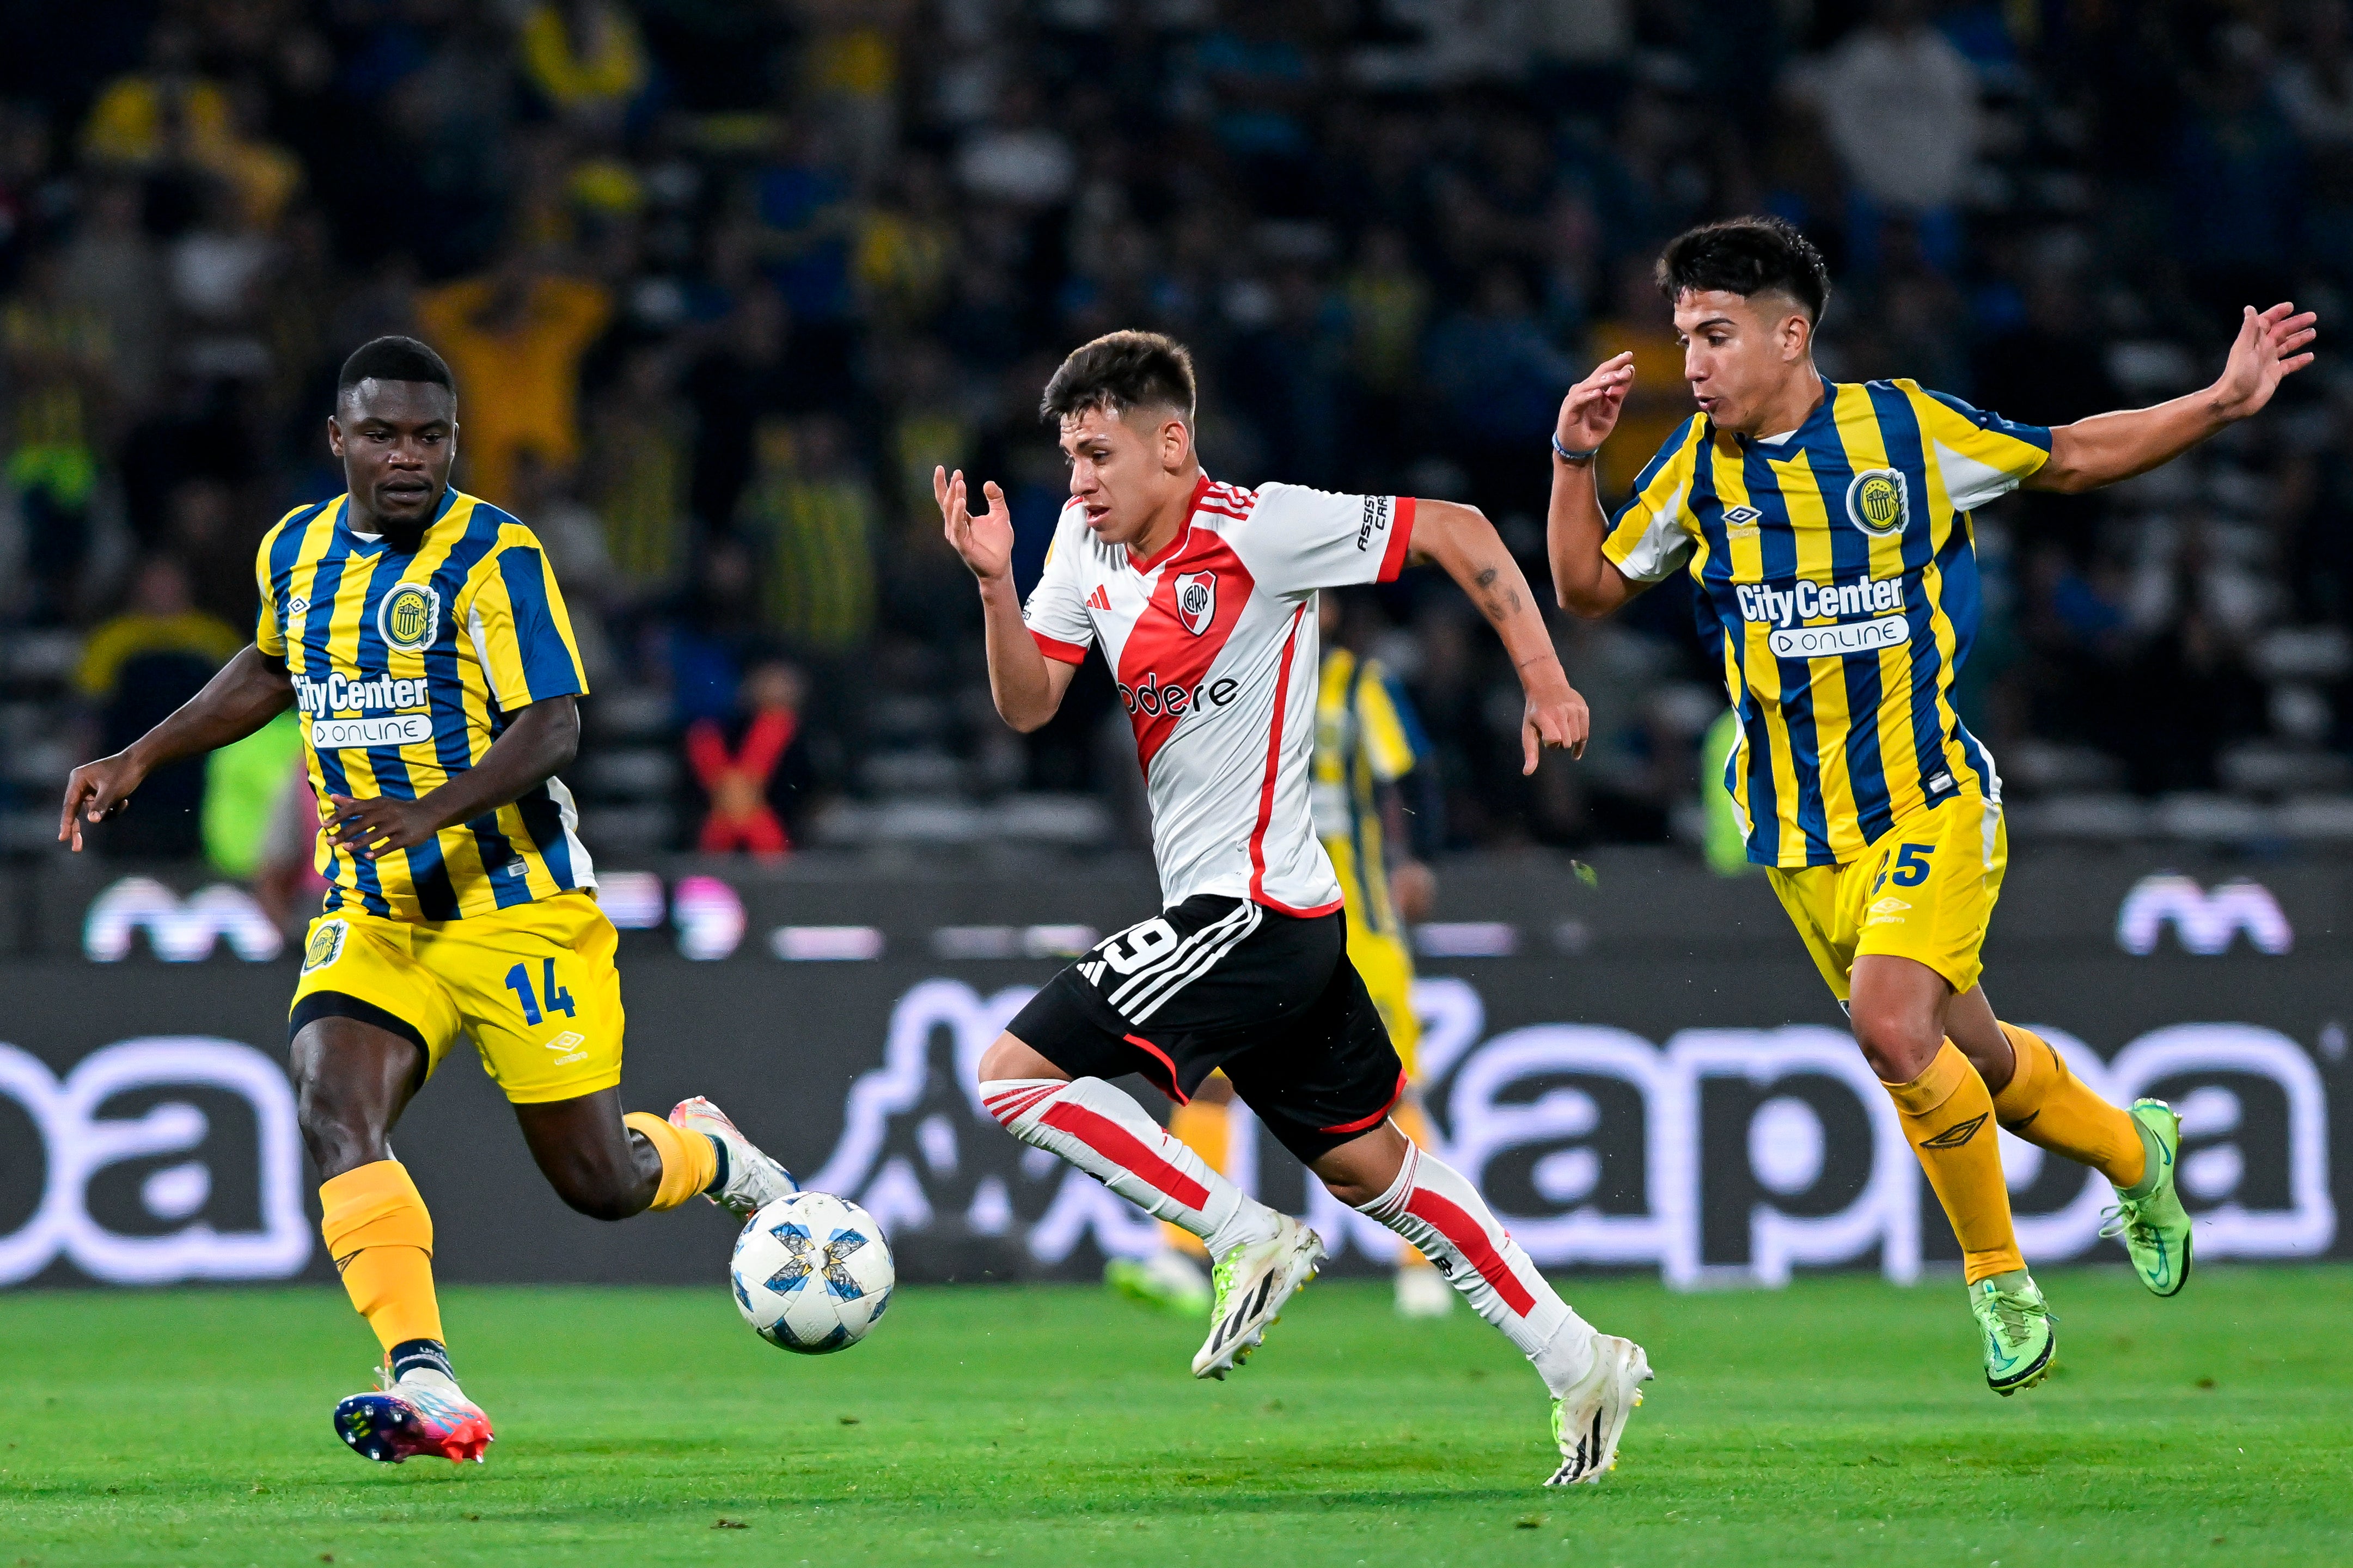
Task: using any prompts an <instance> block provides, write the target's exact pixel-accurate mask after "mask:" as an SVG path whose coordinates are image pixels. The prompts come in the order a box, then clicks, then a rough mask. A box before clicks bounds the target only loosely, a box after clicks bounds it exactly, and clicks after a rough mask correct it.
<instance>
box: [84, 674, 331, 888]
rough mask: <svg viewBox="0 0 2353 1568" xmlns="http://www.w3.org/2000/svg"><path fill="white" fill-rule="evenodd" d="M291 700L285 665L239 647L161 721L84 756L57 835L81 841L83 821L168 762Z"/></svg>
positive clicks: (244, 732)
mask: <svg viewBox="0 0 2353 1568" xmlns="http://www.w3.org/2000/svg"><path fill="white" fill-rule="evenodd" d="M293 700H294V683H293V681H291V680H290V679H287V675H286V666H285V664H284V663H283V662H282V661H280V660H278V659H275V658H270V657H269V655H268V654H266V653H263V652H262V651H261V650H260V649H259V648H258V647H254V646H253V645H252V644H251V643H248V644H246V646H245V647H242V648H239V649H238V650H237V657H235V658H232V659H230V660H229V661H228V662H227V664H225V665H223V666H221V667H220V669H219V670H218V671H217V672H216V674H215V675H214V676H213V678H212V679H210V680H208V681H206V682H205V689H203V690H202V691H199V692H197V693H196V694H195V696H194V697H191V698H189V699H188V700H186V701H185V702H183V703H181V704H180V705H179V707H177V708H175V709H174V710H172V711H171V712H170V713H169V714H168V715H166V716H165V718H164V721H163V722H162V723H160V724H158V725H156V726H155V727H154V728H153V729H152V730H150V731H147V732H146V733H145V734H143V735H142V736H140V737H139V738H138V739H137V740H135V741H133V742H131V744H129V745H128V746H125V747H124V748H123V749H122V750H121V751H119V752H115V753H114V755H112V756H111V757H100V758H99V759H98V761H96V762H94V763H82V765H81V766H79V767H78V768H76V769H75V770H74V771H73V773H71V774H70V775H69V776H68V778H67V779H66V801H65V808H64V810H63V811H61V812H60V813H59V814H58V842H60V843H67V844H71V845H72V846H73V847H74V848H76V849H79V848H80V847H81V829H82V824H83V823H85V822H91V823H98V822H103V821H105V820H106V819H107V818H108V817H110V816H116V815H118V814H119V813H121V811H122V809H123V808H124V807H125V806H127V805H130V804H131V794H132V791H133V790H135V789H137V788H138V787H139V786H140V785H141V784H143V783H145V782H146V779H147V775H148V774H149V773H153V772H154V771H155V770H156V769H157V768H160V767H162V766H163V765H164V763H176V762H178V761H180V760H181V759H182V758H183V757H195V756H202V755H203V754H204V753H205V752H209V751H212V750H213V749H215V748H216V747H219V746H226V745H227V744H228V743H229V742H231V741H242V740H244V739H245V738H246V737H247V736H248V735H250V734H252V733H253V732H254V731H256V730H259V729H260V728H261V727H262V726H263V725H264V724H267V723H269V721H271V720H272V719H274V718H276V717H277V716H278V715H279V714H280V713H281V712H283V711H284V710H285V709H286V706H287V705H288V704H289V703H290V702H292V701H293Z"/></svg>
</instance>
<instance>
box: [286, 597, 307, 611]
mask: <svg viewBox="0 0 2353 1568" xmlns="http://www.w3.org/2000/svg"><path fill="white" fill-rule="evenodd" d="M286 607H287V609H289V610H290V611H292V612H293V613H294V614H295V615H298V616H299V615H301V613H302V612H303V611H305V610H307V609H309V608H310V607H311V601H310V600H308V599H306V598H304V597H303V596H302V595H300V594H297V595H294V596H293V597H292V598H290V599H289V600H287V601H286Z"/></svg>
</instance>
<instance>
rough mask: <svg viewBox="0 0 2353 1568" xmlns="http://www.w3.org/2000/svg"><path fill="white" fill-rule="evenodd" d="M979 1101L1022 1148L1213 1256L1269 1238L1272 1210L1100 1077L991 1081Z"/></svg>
mask: <svg viewBox="0 0 2353 1568" xmlns="http://www.w3.org/2000/svg"><path fill="white" fill-rule="evenodd" d="M980 1101H981V1103H982V1104H983V1105H986V1106H987V1107H988V1110H989V1114H990V1115H992V1116H994V1117H996V1118H997V1121H998V1122H999V1123H1000V1124H1002V1125H1003V1127H1004V1128H1005V1130H1006V1131H1008V1132H1010V1133H1012V1134H1013V1136H1015V1137H1016V1138H1018V1139H1020V1140H1021V1142H1024V1143H1028V1144H1030V1145H1032V1146H1033V1147H1036V1148H1039V1149H1045V1150H1048V1151H1050V1152H1053V1153H1056V1154H1060V1156H1061V1157H1062V1158H1063V1159H1065V1160H1068V1161H1069V1162H1070V1163H1071V1164H1073V1165H1076V1166H1077V1167H1078V1168H1079V1169H1080V1170H1082V1171H1084V1172H1085V1173H1087V1174H1088V1175H1090V1176H1092V1177H1093V1178H1094V1179H1095V1180H1097V1181H1099V1182H1101V1183H1102V1184H1103V1185H1104V1186H1107V1187H1109V1188H1110V1189H1111V1190H1112V1191H1113V1192H1115V1193H1117V1194H1119V1195H1120V1196H1121V1197H1124V1198H1125V1199H1126V1200H1127V1201H1128V1202H1130V1203H1132V1204H1134V1205H1135V1206H1136V1207H1138V1208H1140V1209H1142V1210H1144V1211H1145V1213H1146V1214H1149V1215H1152V1216H1153V1217H1154V1218H1155V1219H1165V1220H1167V1221H1168V1222H1170V1223H1171V1224H1173V1225H1177V1226H1183V1227H1184V1228H1185V1229H1187V1230H1189V1231H1191V1232H1192V1233H1193V1234H1194V1235H1195V1236H1198V1237H1200V1238H1201V1239H1202V1241H1203V1242H1204V1243H1206V1244H1207V1245H1208V1248H1209V1255H1210V1256H1211V1257H1213V1258H1222V1257H1224V1256H1225V1255H1226V1254H1227V1253H1228V1252H1229V1251H1231V1250H1232V1249H1233V1248H1235V1247H1240V1245H1242V1244H1243V1243H1244V1242H1248V1241H1263V1240H1265V1239H1267V1238H1268V1237H1271V1236H1273V1235H1274V1234H1275V1220H1276V1217H1277V1216H1276V1215H1275V1212H1274V1211H1273V1210H1272V1209H1271V1208H1269V1207H1267V1206H1266V1205H1264V1204H1261V1203H1259V1202H1257V1201H1256V1200H1255V1199H1252V1198H1250V1197H1249V1196H1247V1195H1245V1194H1243V1192H1242V1190H1241V1189H1240V1187H1238V1186H1236V1185H1234V1184H1232V1183H1231V1182H1229V1181H1228V1180H1226V1178H1225V1177H1223V1176H1221V1175H1219V1174H1218V1173H1217V1172H1215V1171H1213V1170H1211V1169H1209V1166H1208V1162H1207V1161H1205V1160H1203V1159H1202V1158H1201V1156H1200V1155H1198V1154H1197V1153H1195V1152H1193V1151H1192V1150H1190V1149H1188V1148H1187V1147H1186V1146H1185V1145H1184V1144H1183V1143H1181V1142H1177V1141H1176V1139H1175V1138H1172V1137H1170V1136H1169V1134H1168V1131H1167V1129H1166V1128H1164V1127H1162V1126H1161V1125H1160V1123H1158V1122H1156V1121H1153V1120H1152V1118H1151V1117H1149V1116H1146V1115H1145V1113H1144V1107H1142V1106H1140V1105H1138V1104H1136V1103H1135V1101H1134V1100H1131V1099H1129V1098H1128V1097H1127V1096H1126V1095H1124V1094H1122V1093H1121V1092H1120V1091H1119V1090H1118V1089H1113V1088H1112V1086H1111V1085H1109V1084H1107V1083H1105V1082H1104V1081H1103V1079H1099V1078H1082V1079H1071V1081H1069V1082H1067V1083H1064V1082H1061V1081H1060V1080H1058V1079H1043V1078H1035V1079H991V1080H990V1081H988V1082H987V1083H984V1084H982V1085H981V1086H980Z"/></svg>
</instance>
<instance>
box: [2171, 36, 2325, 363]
mask: <svg viewBox="0 0 2353 1568" xmlns="http://www.w3.org/2000/svg"><path fill="white" fill-rule="evenodd" d="M2220 41H2221V44H2222V47H2221V49H2220V50H2218V51H2217V55H2218V57H2219V58H2216V59H2215V60H2214V61H2213V64H2212V68H2211V74H2210V75H2209V76H2208V77H2207V78H2206V79H2204V80H2203V81H2201V82H2200V83H2199V84H2198V88H2197V92H2196V97H2195V100H2194V101H2195V102H2196V106H2197V108H2196V112H2195V113H2193V114H2192V115H2191V116H2190V118H2189V121H2188V123H2187V124H2186V125H2185V126H2184V127H2183V130H2182V136H2181V142H2180V146H2179V149H2178V150H2177V151H2176V153H2175V158H2174V172H2173V190H2174V202H2175V209H2176V216H2177V219H2178V222H2179V228H2178V230H2177V232H2176V236H2175V237H2176V239H2177V241H2178V243H2179V247H2180V255H2181V259H2182V262H2183V265H2184V266H2185V268H2187V269H2188V271H2189V275H2190V281H2191V285H2192V287H2193V288H2194V289H2196V290H2197V293H2198V302H2199V303H2200V305H2202V306H2204V307H2205V308H2206V309H2207V310H2209V311H2210V312H2211V314H2212V315H2213V317H2214V318H2215V319H2216V320H2217V321H2218V322H2220V321H2230V322H2233V323H2235V321H2236V320H2237V317H2238V312H2239V308H2240V306H2242V305H2244V304H2253V303H2254V302H2255V301H2256V300H2262V301H2263V304H2269V303H2270V302H2271V301H2273V300H2280V299H2284V298H2286V297H2287V294H2288V292H2289V290H2290V279H2289V278H2288V276H2287V274H2286V271H2285V268H2284V262H2285V260H2286V258H2288V257H2290V256H2292V255H2294V254H2295V243H2296V240H2297V238H2298V237H2299V235H2298V232H2297V231H2298V226H2299V223H2298V220H2299V217H2300V216H2301V215H2300V213H2299V211H2298V208H2299V206H2300V205H2301V202H2302V196H2303V189H2304V150H2303V148H2302V146H2301V145H2300V144H2299V143H2298V142H2297V141H2296V136H2295V127H2294V126H2293V125H2291V124H2290V123H2289V121H2288V118H2287V116H2286V115H2284V114H2283V113H2282V112H2281V111H2280V106H2279V100H2277V99H2276V98H2275V97H2274V95H2273V92H2272V87H2271V75H2270V66H2271V61H2270V57H2269V49H2268V46H2267V45H2266V43H2265V42H2264V40H2263V37H2262V35H2261V34H2259V33H2256V32H2255V31H2254V30H2253V28H2250V27H2244V26H2234V27H2228V28H2225V29H2223V30H2222V32H2221V40H2220ZM2256 308H2257V309H2258V310H2260V309H2262V308H2263V307H2262V305H2257V306H2256Z"/></svg>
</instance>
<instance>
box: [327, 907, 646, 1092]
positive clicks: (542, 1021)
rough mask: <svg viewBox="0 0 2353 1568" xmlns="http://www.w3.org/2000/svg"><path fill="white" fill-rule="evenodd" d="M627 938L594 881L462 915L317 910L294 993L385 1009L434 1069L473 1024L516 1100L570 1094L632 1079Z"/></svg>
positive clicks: (489, 1062)
mask: <svg viewBox="0 0 2353 1568" xmlns="http://www.w3.org/2000/svg"><path fill="white" fill-rule="evenodd" d="M619 942H620V937H619V934H618V933H617V932H616V931H614V930H613V922H612V921H609V920H607V919H606V918H605V911H604V910H600V909H598V908H597V907H596V899H595V898H594V897H592V896H591V895H590V894H588V893H586V892H585V891H575V892H568V893H558V894H556V895H555V896H554V897H553V898H548V899H541V900H535V901H534V902H532V903H528V904H517V905H515V906H514V907H513V908H512V909H504V910H499V911H498V912H497V913H496V914H491V915H480V916H476V917H475V918H473V919H471V920H460V921H395V920H384V919H381V918H379V917H377V916H375V915H371V914H366V913H363V912H361V911H359V910H349V909H345V910H335V911H333V912H332V913H331V914H322V915H321V916H320V917H319V918H318V919H317V920H314V921H311V934H310V938H309V940H308V942H306V943H305V944H304V947H303V950H302V974H301V979H300V980H299V981H297V982H296V983H295V986H294V1004H293V1005H295V1006H300V1005H301V1002H302V999H303V998H304V997H306V996H311V995H314V994H318V993H320V992H322V991H329V992H338V993H341V994H343V995H346V996H352V997H356V998H357V999H358V1000H360V1001H362V1002H364V1003H366V1004H368V1005H370V1006H373V1007H378V1008H381V1009H383V1010H384V1011H385V1012H386V1013H388V1014H390V1015H391V1016H394V1017H395V1018H397V1019H399V1020H400V1021H401V1022H403V1023H405V1024H407V1025H408V1026H411V1027H412V1028H414V1029H416V1030H417V1033H418V1034H420V1035H422V1036H423V1037H424V1039H425V1048H426V1052H427V1056H428V1058H430V1059H429V1061H428V1062H427V1068H426V1071H427V1073H428V1074H429V1073H430V1072H431V1071H432V1070H433V1068H437V1067H438V1066H440V1065H441V1058H442V1056H443V1054H444V1053H446V1052H447V1051H448V1048H449V1047H450V1044H451V1042H453V1041H454V1040H456V1039H457V1037H458V1034H459V1031H460V1030H463V1031H464V1032H466V1033H467V1034H470V1035H471V1036H472V1037H474V1046H475V1048H476V1049H478V1050H480V1052H481V1054H482V1067H483V1068H484V1070H486V1071H488V1072H489V1073H490V1075H491V1078H492V1079H494V1080H496V1082H497V1083H498V1086H499V1088H500V1089H503V1090H505V1091H506V1097H507V1099H508V1100H512V1101H513V1102H514V1103H516V1104H518V1105H533V1104H537V1103H539V1102H541V1101H543V1100H570V1099H573V1098H574V1097H575V1096H577V1095H583V1094H594V1093H596V1091H597V1090H599V1089H610V1088H612V1087H613V1086H614V1085H615V1084H617V1083H618V1082H620V1081H621V1034H622V1029H623V1026H624V1023H625V1021H626V1020H625V1016H624V1015H623V1013H622V1010H621V972H620V971H619V970H618V969H617V968H615V967H614V964H613V953H614V950H615V949H616V948H617V946H618V945H619ZM289 1010H290V1011H291V1009H289Z"/></svg>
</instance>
